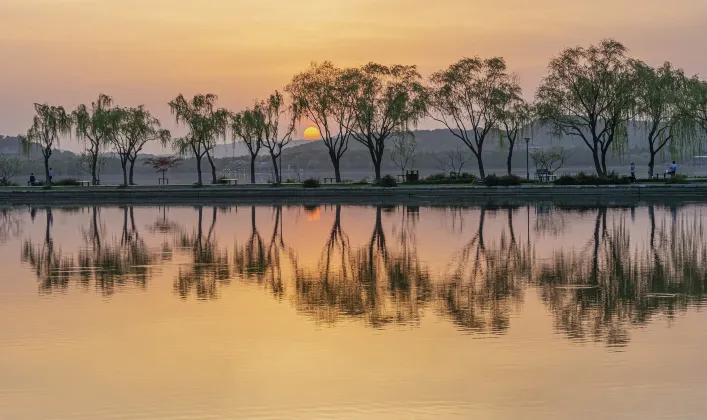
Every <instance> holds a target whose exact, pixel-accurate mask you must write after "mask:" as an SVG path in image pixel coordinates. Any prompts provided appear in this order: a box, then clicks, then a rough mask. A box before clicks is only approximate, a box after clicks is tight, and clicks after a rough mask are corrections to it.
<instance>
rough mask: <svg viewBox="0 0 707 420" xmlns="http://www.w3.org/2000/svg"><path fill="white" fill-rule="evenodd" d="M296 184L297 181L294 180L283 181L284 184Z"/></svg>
mask: <svg viewBox="0 0 707 420" xmlns="http://www.w3.org/2000/svg"><path fill="white" fill-rule="evenodd" d="M296 183H297V180H296V179H294V178H287V179H286V180H285V184H296Z"/></svg>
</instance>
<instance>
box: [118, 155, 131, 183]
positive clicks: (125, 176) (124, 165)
mask: <svg viewBox="0 0 707 420" xmlns="http://www.w3.org/2000/svg"><path fill="white" fill-rule="evenodd" d="M120 166H121V167H122V168H123V186H124V187H127V186H128V185H130V184H128V161H127V160H124V159H121V160H120Z"/></svg>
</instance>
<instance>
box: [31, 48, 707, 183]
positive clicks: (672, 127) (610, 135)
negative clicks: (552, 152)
mask: <svg viewBox="0 0 707 420" xmlns="http://www.w3.org/2000/svg"><path fill="white" fill-rule="evenodd" d="M547 70H548V71H547V75H546V76H545V77H544V78H543V80H542V82H541V84H540V86H539V87H538V89H537V92H536V94H535V100H534V102H533V103H529V102H527V101H526V100H525V99H523V92H522V89H521V87H520V83H519V79H518V77H517V76H516V75H514V74H512V73H510V72H509V71H508V69H507V67H506V63H505V61H504V60H503V58H500V57H493V58H479V57H472V58H463V59H461V60H459V61H458V62H456V63H454V64H452V65H450V66H449V67H448V68H446V69H443V70H440V71H437V72H435V73H433V74H432V75H431V76H430V77H429V78H428V79H427V80H426V81H425V80H423V78H422V76H421V75H420V74H419V73H418V71H417V68H416V67H415V66H406V65H391V66H385V65H381V64H376V63H369V64H366V65H363V66H361V67H356V68H339V67H336V66H335V65H334V64H332V63H331V62H328V61H325V62H323V63H313V64H312V65H311V66H310V68H308V69H307V70H305V71H303V72H301V73H299V74H297V75H295V76H294V77H293V79H292V81H291V82H290V83H289V84H288V85H287V86H286V87H285V88H284V89H283V91H282V92H281V91H275V92H274V93H273V94H271V95H270V96H269V97H268V98H267V99H265V100H256V101H255V102H254V103H253V105H252V106H251V107H248V108H246V109H244V110H240V111H238V112H233V111H230V110H227V109H224V108H219V107H217V105H216V101H217V96H216V95H214V94H205V95H201V94H200V95H196V96H194V97H193V98H186V97H184V96H183V95H181V94H180V95H178V96H177V97H176V98H175V99H173V100H172V101H170V102H169V107H170V110H171V111H172V115H173V116H174V118H175V120H176V122H177V123H178V124H180V125H183V126H184V127H185V128H186V129H187V134H186V135H184V136H183V137H172V136H171V135H170V132H169V131H167V130H164V129H162V126H161V123H160V121H158V120H157V119H156V118H155V117H153V116H152V115H151V113H150V112H149V111H148V110H146V109H145V108H144V107H143V106H139V107H136V108H122V107H118V106H115V105H114V104H113V101H112V99H111V97H110V96H107V95H104V94H101V95H99V97H98V99H97V101H96V102H93V103H92V104H91V105H90V106H86V105H80V106H79V107H78V108H77V109H76V110H74V111H73V112H68V111H66V110H65V109H64V108H63V107H61V106H51V105H48V104H35V110H36V115H35V117H34V119H33V122H32V126H31V127H30V128H29V130H28V131H27V133H26V135H24V136H21V142H22V144H23V145H24V146H25V150H30V149H31V148H39V150H41V153H42V156H43V160H44V170H45V173H46V175H47V176H48V173H49V168H50V165H49V161H50V158H51V156H52V152H53V151H54V150H55V148H56V147H57V146H58V145H59V140H60V138H61V137H62V136H65V135H70V134H72V133H73V134H75V135H76V137H77V138H78V139H79V140H81V141H82V142H83V144H84V146H85V150H84V152H83V154H82V160H81V161H82V164H84V165H85V166H86V169H87V171H88V172H90V173H91V175H92V181H93V183H94V184H96V183H98V182H99V175H100V169H101V167H102V165H103V162H104V161H105V156H106V154H107V152H108V151H113V152H114V153H115V154H116V155H117V156H118V157H119V160H120V164H121V168H122V172H123V183H124V185H126V186H127V185H131V184H133V173H134V167H135V162H136V160H137V158H138V154H139V153H140V152H141V151H142V150H143V148H144V146H145V145H146V144H147V143H149V142H153V141H159V142H161V143H162V144H163V145H165V146H171V147H172V149H173V150H174V151H175V152H177V153H179V154H180V155H182V156H185V157H193V158H194V161H195V164H196V172H197V176H198V183H199V184H201V183H202V170H201V166H202V160H203V158H206V160H207V162H208V164H209V167H210V172H211V178H212V179H211V182H213V183H216V182H217V176H216V159H215V157H214V155H213V152H214V148H215V147H216V146H217V145H218V144H219V142H220V141H226V140H227V139H229V138H230V139H232V140H233V141H241V142H243V143H244V144H245V146H246V147H247V149H248V151H249V155H250V176H251V182H253V183H254V182H255V163H256V161H257V159H258V157H259V155H260V154H261V152H262V151H267V155H269V159H270V161H271V164H272V168H273V172H274V180H275V182H276V183H280V182H282V168H280V165H281V164H280V159H281V155H282V151H283V149H284V148H285V147H286V146H287V145H288V144H289V143H290V142H291V141H292V136H293V134H294V132H295V129H296V127H297V124H298V123H299V122H300V121H302V120H303V119H305V120H308V121H311V122H312V123H313V124H314V125H315V126H316V127H317V128H318V129H319V132H320V133H321V139H322V141H323V143H324V145H325V146H326V149H327V154H328V159H329V160H330V161H331V165H332V167H333V170H334V174H335V178H336V180H337V181H338V182H340V181H341V180H342V179H341V162H342V159H343V157H344V155H345V154H346V152H347V150H348V148H349V141H350V140H351V139H353V140H354V141H355V142H358V143H360V144H361V145H363V146H365V149H366V150H367V152H368V155H369V157H370V161H371V163H372V166H373V170H374V173H375V179H376V180H380V179H381V168H382V166H383V157H384V156H385V155H386V152H387V153H388V156H391V157H392V159H393V162H395V164H396V166H397V167H398V168H399V169H400V170H401V171H403V172H404V170H405V168H406V167H408V166H409V165H411V164H412V162H414V161H415V156H414V154H415V146H416V142H415V139H414V136H412V135H411V128H413V127H415V126H416V125H417V123H418V122H419V121H420V120H421V119H423V118H431V119H433V120H435V121H437V122H439V123H441V124H443V125H444V126H445V127H446V128H447V129H448V130H449V132H450V133H451V134H452V135H453V136H454V137H456V138H457V139H458V140H459V142H460V143H459V144H460V147H462V148H466V149H468V151H469V152H470V153H471V155H472V156H473V157H474V158H475V160H476V164H477V166H478V171H479V174H480V176H481V177H482V178H483V177H485V175H486V171H485V168H484V158H485V157H487V155H485V154H484V153H483V151H484V147H485V146H486V145H488V142H489V141H491V140H492V139H493V138H498V139H500V141H501V145H502V146H503V149H504V150H505V152H504V153H506V159H505V160H506V166H507V171H508V173H509V174H510V173H511V171H512V162H513V150H514V148H515V147H517V145H518V144H519V143H520V142H523V140H524V139H525V141H527V139H529V138H531V137H532V135H533V131H534V125H535V123H534V122H536V121H537V122H538V123H539V124H542V125H545V126H548V127H551V128H552V130H553V133H554V134H555V135H557V136H558V137H561V136H569V137H574V138H578V139H580V140H581V141H582V143H584V144H585V145H586V147H587V149H588V150H589V152H590V154H591V162H592V163H593V166H594V168H595V171H596V173H597V175H599V176H606V175H608V171H607V161H608V160H609V157H610V156H612V155H621V154H622V153H623V152H625V150H626V149H627V147H628V131H629V127H630V126H631V124H640V125H641V126H642V127H646V129H645V130H644V131H645V133H644V135H643V140H644V141H645V145H646V146H647V148H648V150H649V156H648V168H649V174H650V175H651V176H652V175H653V172H654V167H655V157H656V155H657V154H658V153H660V152H661V151H665V150H666V149H667V150H668V151H669V152H670V153H671V154H672V155H677V154H682V153H685V152H699V151H701V150H702V149H703V147H704V144H705V133H707V82H706V81H705V80H702V79H700V78H699V77H697V76H692V77H688V76H686V75H685V74H684V72H683V71H682V70H680V69H676V68H674V67H673V65H671V64H670V63H667V62H666V63H665V64H663V65H662V66H660V67H658V68H655V67H652V66H650V65H648V64H646V63H644V62H642V61H640V60H638V59H636V58H632V57H630V56H629V55H628V50H627V48H626V47H625V46H624V45H622V44H621V43H619V42H617V41H615V40H611V39H607V40H603V41H601V42H600V43H598V44H596V45H590V46H589V47H573V48H567V49H565V50H564V51H562V52H560V54H559V55H557V56H556V57H554V58H552V60H551V61H550V63H549V65H548V69H547Z"/></svg>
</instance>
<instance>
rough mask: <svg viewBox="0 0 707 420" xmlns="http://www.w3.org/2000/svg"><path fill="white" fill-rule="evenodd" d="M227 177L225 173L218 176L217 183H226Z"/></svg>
mask: <svg viewBox="0 0 707 420" xmlns="http://www.w3.org/2000/svg"><path fill="white" fill-rule="evenodd" d="M226 179H227V178H226V176H225V175H221V176H220V177H218V178H217V179H216V184H225V183H226Z"/></svg>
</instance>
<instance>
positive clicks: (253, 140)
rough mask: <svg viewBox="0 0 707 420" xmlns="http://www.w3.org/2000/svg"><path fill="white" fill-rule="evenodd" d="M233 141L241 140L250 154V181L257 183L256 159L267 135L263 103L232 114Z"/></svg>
mask: <svg viewBox="0 0 707 420" xmlns="http://www.w3.org/2000/svg"><path fill="white" fill-rule="evenodd" d="M231 132H232V134H233V141H237V140H240V141H242V142H243V144H245V145H246V147H247V148H248V153H249V154H250V183H251V184H255V160H256V159H257V158H258V153H260V149H261V148H262V147H263V138H264V137H265V130H264V117H263V111H262V108H261V104H258V103H256V104H255V106H254V107H253V108H248V109H245V110H243V111H241V112H238V113H236V114H234V115H232V116H231Z"/></svg>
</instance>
